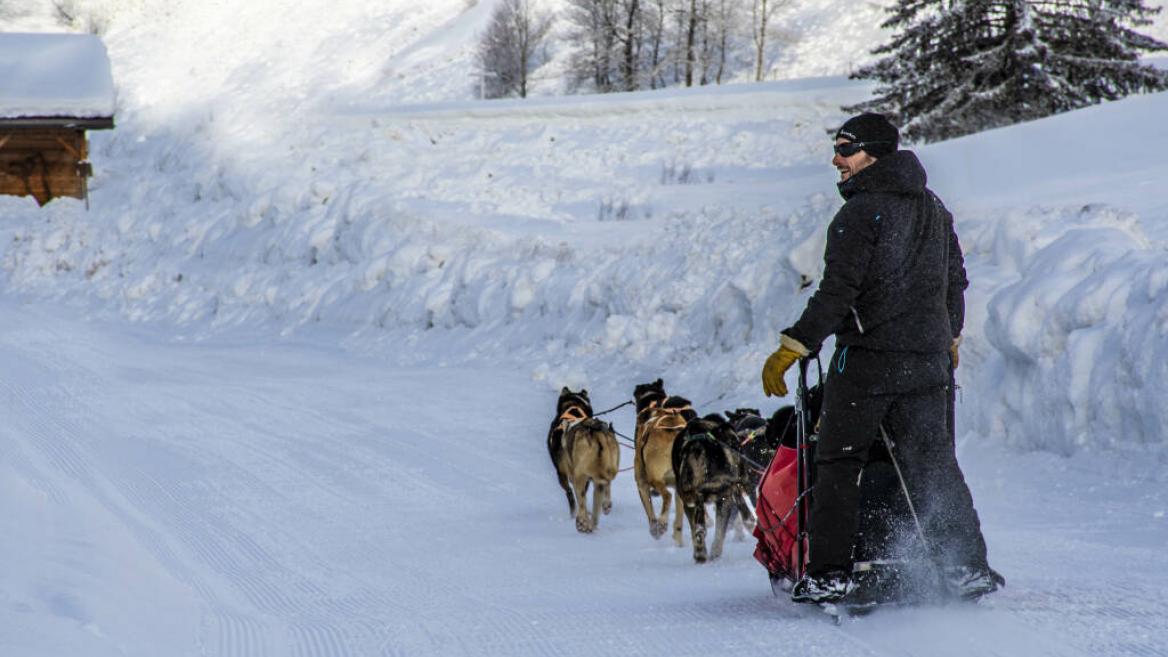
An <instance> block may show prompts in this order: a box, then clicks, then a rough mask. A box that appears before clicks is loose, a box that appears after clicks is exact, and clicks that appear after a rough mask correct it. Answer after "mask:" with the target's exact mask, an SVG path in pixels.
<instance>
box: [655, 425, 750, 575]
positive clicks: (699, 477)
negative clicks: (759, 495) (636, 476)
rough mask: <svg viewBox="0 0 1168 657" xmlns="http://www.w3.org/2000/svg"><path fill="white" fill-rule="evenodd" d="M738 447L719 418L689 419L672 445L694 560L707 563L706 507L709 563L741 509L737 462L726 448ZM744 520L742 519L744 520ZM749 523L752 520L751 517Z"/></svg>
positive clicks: (730, 429) (741, 487) (718, 553)
mask: <svg viewBox="0 0 1168 657" xmlns="http://www.w3.org/2000/svg"><path fill="white" fill-rule="evenodd" d="M736 442H737V436H735V434H734V428H733V427H732V426H730V423H729V422H727V421H726V420H725V419H724V418H723V417H722V416H720V415H717V414H713V415H707V416H706V417H703V418H700V419H694V420H691V421H690V422H689V423H688V424H687V425H686V427H685V429H684V430H683V431H682V432H681V433H680V434H679V435H678V437H677V440H676V441H674V443H673V453H672V455H671V461H672V463H673V471H674V473H675V477H676V482H677V484H676V488H677V497H678V505H679V506H684V508H685V515H686V517H687V518H688V519H689V525H690V532H691V534H692V536H693V558H694V561H695V562H697V563H705V561H706V505H707V504H713V505H714V509H715V514H716V523H715V533H714V543H713V545H712V546H711V548H710V555H709V557H710V558H711V559H717V558H719V557H721V556H722V545H723V544H724V543H725V540H726V528H727V527H728V526H729V524H730V520H731V519H732V517H733V516H734V515H736V514H737V513H741V512H743V511H744V510H745V514H747V515H748V514H749V510H748V509H743V507H744V506H745V502H744V501H743V493H744V488H745V486H746V482H745V481H744V480H743V473H742V463H741V459H740V458H739V456H738V454H737V452H735V451H734V450H733V449H732V448H731V445H734V444H735V443H736ZM744 517H745V515H744ZM752 519H753V517H752Z"/></svg>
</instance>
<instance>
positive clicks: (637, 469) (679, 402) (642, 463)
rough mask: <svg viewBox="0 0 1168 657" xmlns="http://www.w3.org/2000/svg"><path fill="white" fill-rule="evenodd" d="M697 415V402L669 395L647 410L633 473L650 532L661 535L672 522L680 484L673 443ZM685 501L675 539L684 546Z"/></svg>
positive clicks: (676, 522)
mask: <svg viewBox="0 0 1168 657" xmlns="http://www.w3.org/2000/svg"><path fill="white" fill-rule="evenodd" d="M695 417H697V414H696V413H694V410H693V405H692V404H691V403H690V402H689V400H687V399H685V398H684V397H667V398H666V399H665V400H664V401H663V402H661V404H660V405H659V406H656V407H653V408H648V409H647V410H646V414H645V418H644V421H643V422H642V423H641V425H640V430H639V431H638V432H637V435H636V449H635V455H634V458H633V475H634V476H635V478H636V480H637V493H638V494H639V495H640V496H641V505H642V506H644V507H645V515H646V516H647V517H648V519H649V535H650V536H652V537H653V538H660V537H661V536H662V535H663V534H664V533H665V529H666V528H667V527H668V526H669V507H670V505H671V504H672V502H673V494H672V493H671V492H670V491H669V489H670V487H674V486H676V481H675V479H674V476H673V461H672V454H673V443H674V441H675V440H676V439H677V435H678V434H679V433H681V432H682V430H684V429H685V425H686V423H688V422H689V421H690V420H691V419H693V418H695ZM653 495H660V496H661V513H660V515H658V514H656V513H654V511H653V500H652V496H653ZM681 513H682V510H681V505H680V504H679V505H678V506H677V509H676V510H675V515H674V520H673V542H674V543H675V544H676V545H678V546H679V547H680V546H681V544H682V543H681V523H682V521H681Z"/></svg>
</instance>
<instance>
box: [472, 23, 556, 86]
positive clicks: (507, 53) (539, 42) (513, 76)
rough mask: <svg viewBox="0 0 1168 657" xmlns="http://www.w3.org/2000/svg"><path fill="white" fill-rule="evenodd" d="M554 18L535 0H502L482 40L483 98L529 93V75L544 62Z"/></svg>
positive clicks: (480, 53)
mask: <svg viewBox="0 0 1168 657" xmlns="http://www.w3.org/2000/svg"><path fill="white" fill-rule="evenodd" d="M552 20H553V17H552V15H551V14H548V13H544V12H540V11H538V10H537V9H536V8H535V3H534V1H533V0H502V2H501V3H500V4H499V5H498V7H496V8H495V12H494V13H493V14H492V15H491V22H490V24H489V25H488V26H487V31H486V33H485V34H483V37H482V40H481V41H480V42H479V49H478V62H479V66H480V68H481V75H482V81H481V83H480V94H481V95H482V97H483V98H502V97H506V96H519V97H520V98H526V97H527V83H528V79H529V76H530V74H531V72H532V71H533V70H535V69H536V68H537V67H538V66H539V65H540V64H541V63H542V60H543V52H544V49H543V45H544V40H545V39H546V38H547V35H548V32H549V31H550V30H551V27H552Z"/></svg>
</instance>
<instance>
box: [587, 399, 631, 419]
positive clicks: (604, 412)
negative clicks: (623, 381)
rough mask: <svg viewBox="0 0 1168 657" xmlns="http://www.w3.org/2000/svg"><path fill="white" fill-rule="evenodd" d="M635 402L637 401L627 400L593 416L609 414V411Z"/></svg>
mask: <svg viewBox="0 0 1168 657" xmlns="http://www.w3.org/2000/svg"><path fill="white" fill-rule="evenodd" d="M634 403H636V402H633V401H627V402H625V403H623V404H621V405H620V406H613V407H612V408H610V409H608V410H607V411H601V412H599V413H596V414H594V415H593V416H592V417H600V416H601V415H608V414H609V413H611V412H613V411H615V410H617V409H618V408H624V407H625V406H629V405H630V404H634Z"/></svg>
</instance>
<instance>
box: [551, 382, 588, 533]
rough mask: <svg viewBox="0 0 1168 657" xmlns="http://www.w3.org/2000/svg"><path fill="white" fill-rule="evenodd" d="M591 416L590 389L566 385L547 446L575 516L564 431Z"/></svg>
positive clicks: (569, 508) (557, 404) (571, 512)
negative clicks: (579, 388)
mask: <svg viewBox="0 0 1168 657" xmlns="http://www.w3.org/2000/svg"><path fill="white" fill-rule="evenodd" d="M590 417H592V402H591V401H590V400H589V399H588V391H587V390H581V391H580V392H572V391H571V390H569V389H568V387H567V386H564V388H563V389H562V390H560V398H559V400H558V401H557V402H556V416H555V418H554V419H552V424H551V427H550V428H548V436H547V448H548V455H549V456H551V459H552V465H553V466H554V467H555V469H556V477H557V478H558V479H559V481H560V488H563V489H564V495H566V496H567V498H568V513H569V514H571V515H573V516H575V515H576V497H575V496H574V495H573V493H572V486H571V483H570V479H569V476H568V472H567V471H566V470H564V469H563V462H564V458H563V454H564V431H565V430H566V429H567V428H568V427H569V426H571V425H572V424H574V423H576V422H579V421H581V420H586V419H588V418H590Z"/></svg>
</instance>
